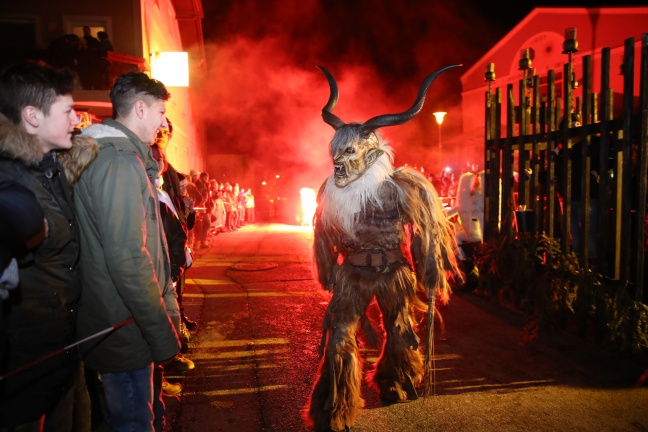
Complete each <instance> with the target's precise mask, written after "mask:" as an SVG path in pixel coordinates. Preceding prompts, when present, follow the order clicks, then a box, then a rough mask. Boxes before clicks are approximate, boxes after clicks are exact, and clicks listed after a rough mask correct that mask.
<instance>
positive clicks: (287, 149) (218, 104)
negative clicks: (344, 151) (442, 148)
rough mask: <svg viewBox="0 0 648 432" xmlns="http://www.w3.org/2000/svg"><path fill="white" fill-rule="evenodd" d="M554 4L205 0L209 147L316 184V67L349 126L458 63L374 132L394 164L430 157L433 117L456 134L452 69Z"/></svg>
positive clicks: (320, 126)
mask: <svg viewBox="0 0 648 432" xmlns="http://www.w3.org/2000/svg"><path fill="white" fill-rule="evenodd" d="M579 3H580V5H585V4H586V5H588V6H589V7H593V6H596V5H604V3H597V2H595V1H588V2H579ZM630 3H634V4H646V2H645V1H644V2H627V4H630ZM495 5H497V9H498V10H497V11H496V10H495ZM554 5H562V6H566V5H569V6H578V5H579V4H578V3H564V2H555V1H554V2H551V1H535V2H532V1H523V0H520V1H516V2H510V1H505V2H494V1H491V2H487V1H483V0H473V1H469V0H449V1H437V0H428V1H424V0H421V1H416V0H398V1H394V0H276V1H272V0H270V1H258V0H218V1H213V0H203V7H204V10H205V19H204V20H203V27H204V36H205V43H206V55H207V62H208V70H209V74H208V75H209V77H208V79H207V81H206V83H205V84H206V85H205V86H204V87H203V88H202V89H201V99H202V100H203V101H204V103H205V106H204V107H202V109H203V110H204V112H207V113H208V121H207V127H208V142H209V145H210V150H209V151H210V153H246V154H249V155H252V157H253V158H254V159H255V160H257V161H259V162H260V163H261V164H264V165H268V166H272V167H273V168H276V169H277V170H279V169H282V170H292V171H296V172H304V173H306V174H307V175H305V176H304V178H303V179H300V180H299V181H301V182H304V183H310V186H311V187H317V186H318V185H319V182H320V181H321V180H322V179H323V178H324V177H325V176H326V175H328V174H329V173H330V169H331V164H330V160H329V156H328V152H327V150H328V142H329V141H330V139H331V137H332V136H333V129H332V128H331V127H330V126H328V125H326V124H325V123H324V122H323V121H322V119H321V116H320V111H321V109H322V107H323V106H324V105H325V104H326V101H327V100H328V96H329V89H328V84H327V82H326V79H325V78H324V76H323V75H322V74H321V72H320V71H319V70H318V69H317V68H316V66H317V65H322V66H325V67H326V68H327V69H329V70H330V71H331V72H332V73H333V75H334V76H335V77H336V80H337V82H338V86H339V88H340V99H339V103H338V106H337V108H336V109H335V114H336V115H338V116H339V117H340V118H342V120H344V121H345V122H347V123H348V122H352V121H360V122H363V121H365V120H367V119H369V118H371V117H373V116H375V115H380V114H387V113H392V112H400V111H404V110H405V109H407V108H409V106H410V105H411V104H412V103H413V101H414V99H415V96H416V93H417V91H418V87H419V85H420V83H421V82H422V81H423V79H424V78H425V76H426V75H428V74H429V73H430V72H432V71H434V70H436V69H438V68H440V67H442V66H445V65H448V64H456V63H462V64H464V68H457V69H452V70H450V71H448V72H445V73H444V74H442V75H441V77H439V79H437V81H435V82H434V83H433V84H432V86H431V87H430V90H429V91H428V96H427V99H426V103H425V106H424V108H423V111H422V112H421V114H420V115H419V116H418V117H417V118H416V119H414V120H412V121H410V122H409V123H407V124H405V125H401V126H396V127H388V128H383V129H382V130H381V132H382V133H383V136H384V137H385V138H386V139H387V140H388V141H389V142H390V143H391V144H392V145H393V147H394V148H395V149H396V165H403V164H406V163H409V164H422V165H426V164H432V160H434V154H433V151H431V149H430V146H431V145H430V143H431V142H432V141H433V140H434V137H435V136H436V135H435V134H436V133H437V131H438V129H436V128H437V125H436V124H435V123H434V120H433V116H432V114H431V113H432V112H433V111H438V110H441V111H448V112H449V113H450V114H449V115H448V116H447V117H446V121H445V122H444V133H445V134H446V135H447V136H448V137H451V136H452V135H453V134H454V135H456V134H458V133H459V132H460V131H461V124H460V118H459V115H458V114H455V115H454V116H453V115H451V114H452V113H453V111H454V112H456V109H457V107H458V106H459V104H460V100H461V99H460V91H461V87H460V77H461V75H462V74H463V73H464V72H465V71H466V70H468V68H470V67H471V66H472V65H473V64H474V63H475V62H477V61H479V59H480V58H481V57H482V56H483V55H484V54H486V52H487V51H488V50H489V49H490V48H492V46H493V45H495V44H496V43H497V42H498V41H499V40H500V39H501V38H502V37H503V36H505V35H506V34H507V33H508V32H509V31H510V30H511V29H512V28H513V27H514V26H515V25H516V24H517V23H519V22H520V21H521V20H522V19H523V18H524V17H525V16H526V15H528V13H529V12H531V10H533V8H534V7H537V6H554ZM502 9H504V10H505V12H502V11H501V10H502Z"/></svg>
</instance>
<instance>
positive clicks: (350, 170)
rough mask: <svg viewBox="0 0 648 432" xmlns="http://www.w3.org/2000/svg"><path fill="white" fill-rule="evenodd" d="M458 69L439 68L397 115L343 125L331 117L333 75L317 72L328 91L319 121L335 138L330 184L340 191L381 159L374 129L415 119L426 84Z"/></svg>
mask: <svg viewBox="0 0 648 432" xmlns="http://www.w3.org/2000/svg"><path fill="white" fill-rule="evenodd" d="M457 66H461V65H450V66H446V67H443V68H441V69H439V70H437V71H435V72H432V73H431V74H430V75H428V76H427V78H425V80H424V81H423V83H422V84H421V88H420V89H419V92H418V96H417V98H416V101H415V102H414V105H412V107H411V108H410V109H408V110H407V111H404V112H402V113H400V114H384V115H380V116H377V117H373V118H371V119H369V120H367V121H366V122H364V123H348V124H347V123H344V122H343V121H342V120H341V119H340V118H339V117H338V116H336V115H335V114H333V109H334V108H335V106H336V105H337V102H338V96H339V93H338V87H337V83H336V82H335V78H333V75H331V73H330V72H329V71H328V70H327V69H326V68H324V67H322V66H318V68H319V69H320V70H321V71H322V72H323V73H324V75H325V76H326V79H327V80H328V83H329V87H330V96H329V100H328V102H327V104H326V106H325V107H324V108H322V118H323V119H324V121H325V122H326V123H327V124H329V125H331V126H332V127H333V128H334V129H335V131H336V132H335V135H334V136H333V140H331V144H330V153H331V158H332V159H333V167H334V180H335V185H336V186H337V187H340V188H343V187H345V186H347V185H349V184H350V183H352V182H354V181H356V180H357V179H359V178H360V177H362V175H363V174H364V173H365V172H366V171H367V169H369V167H371V165H373V163H374V162H376V161H377V160H378V158H379V157H380V156H382V155H383V153H384V152H383V150H381V149H380V140H379V138H378V136H377V134H376V132H375V131H376V130H377V129H378V128H381V127H384V126H395V125H399V124H403V123H406V122H408V121H410V120H411V119H413V118H414V117H416V116H417V115H418V113H419V112H420V111H421V109H422V108H423V102H425V94H426V93H427V90H428V88H429V87H430V84H432V82H433V81H434V80H435V79H436V78H437V77H438V76H439V75H440V74H441V73H442V72H444V71H446V70H448V69H451V68H454V67H457Z"/></svg>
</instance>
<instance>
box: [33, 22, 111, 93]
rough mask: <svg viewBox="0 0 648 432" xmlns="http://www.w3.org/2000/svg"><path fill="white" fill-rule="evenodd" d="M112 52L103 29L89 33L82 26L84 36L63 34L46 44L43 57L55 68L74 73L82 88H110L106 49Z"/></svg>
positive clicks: (88, 30) (89, 30)
mask: <svg viewBox="0 0 648 432" xmlns="http://www.w3.org/2000/svg"><path fill="white" fill-rule="evenodd" d="M109 51H114V48H113V45H112V42H111V41H110V38H109V36H108V33H106V32H105V31H99V32H97V37H95V36H93V35H92V32H91V29H90V27H87V26H86V27H83V37H79V36H77V35H76V34H74V33H70V34H65V35H63V36H61V37H59V38H57V39H55V40H53V41H52V43H51V44H50V45H49V47H48V49H47V53H46V58H45V60H46V61H47V62H48V63H49V64H51V65H53V66H55V67H57V68H66V69H69V70H71V71H73V72H75V73H76V74H77V75H78V77H79V81H80V84H81V86H82V87H83V89H85V90H106V89H109V88H110V85H111V82H110V74H109V66H110V63H109V61H108V52H109Z"/></svg>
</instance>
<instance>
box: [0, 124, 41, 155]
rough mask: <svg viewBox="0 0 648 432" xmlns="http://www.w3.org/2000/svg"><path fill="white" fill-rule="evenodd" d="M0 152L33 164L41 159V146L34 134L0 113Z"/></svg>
mask: <svg viewBox="0 0 648 432" xmlns="http://www.w3.org/2000/svg"><path fill="white" fill-rule="evenodd" d="M0 154H1V155H3V156H5V157H7V158H9V159H15V160H18V161H20V162H22V163H23V164H25V165H27V166H34V165H37V164H38V163H39V162H40V161H41V160H42V159H43V147H42V146H41V144H40V141H39V140H38V137H36V135H33V134H30V133H29V132H27V130H26V129H25V128H24V127H23V126H22V125H19V124H18V125H17V124H14V123H13V122H12V121H10V120H9V119H8V118H7V117H5V116H4V115H2V114H0Z"/></svg>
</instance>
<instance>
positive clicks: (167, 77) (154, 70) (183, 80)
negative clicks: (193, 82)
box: [151, 52, 189, 87]
mask: <svg viewBox="0 0 648 432" xmlns="http://www.w3.org/2000/svg"><path fill="white" fill-rule="evenodd" d="M151 75H152V77H153V78H155V79H156V80H159V81H161V82H162V83H163V84H164V85H165V86H166V87H189V54H187V53H186V52H153V53H151Z"/></svg>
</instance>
